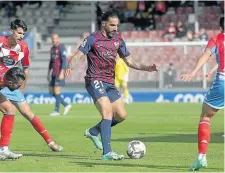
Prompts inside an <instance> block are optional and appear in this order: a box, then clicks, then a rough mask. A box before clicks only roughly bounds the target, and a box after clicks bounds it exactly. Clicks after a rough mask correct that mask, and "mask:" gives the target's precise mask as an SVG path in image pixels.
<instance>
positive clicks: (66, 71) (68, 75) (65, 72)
mask: <svg viewBox="0 0 225 173" xmlns="http://www.w3.org/2000/svg"><path fill="white" fill-rule="evenodd" d="M72 70H73V69H70V68H67V69H66V70H65V71H64V75H65V76H66V77H70V76H71V75H72Z"/></svg>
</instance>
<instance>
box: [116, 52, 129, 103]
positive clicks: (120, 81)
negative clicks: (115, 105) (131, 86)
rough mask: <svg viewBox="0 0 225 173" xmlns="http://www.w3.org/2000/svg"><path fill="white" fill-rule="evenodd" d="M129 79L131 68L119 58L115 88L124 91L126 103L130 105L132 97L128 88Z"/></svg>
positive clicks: (117, 58) (117, 60)
mask: <svg viewBox="0 0 225 173" xmlns="http://www.w3.org/2000/svg"><path fill="white" fill-rule="evenodd" d="M128 77H129V67H128V66H127V65H126V63H125V62H124V60H123V59H122V58H120V57H119V56H117V57H116V66H115V86H116V88H117V89H119V90H120V89H122V91H123V96H124V98H125V99H124V102H125V103H129V96H130V93H129V90H128V88H127V82H128Z"/></svg>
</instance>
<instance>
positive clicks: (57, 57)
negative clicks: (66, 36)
mask: <svg viewBox="0 0 225 173" xmlns="http://www.w3.org/2000/svg"><path fill="white" fill-rule="evenodd" d="M52 44H53V46H52V47H51V50H50V54H51V59H50V62H49V69H48V81H49V91H50V93H51V94H52V95H53V96H54V97H55V100H56V103H55V111H54V112H53V113H51V114H50V116H58V115H59V107H60V103H61V104H62V105H63V106H64V112H63V115H66V114H67V113H68V112H69V110H70V109H71V105H69V104H68V103H66V102H65V100H64V98H63V97H62V96H61V87H63V86H65V79H64V69H65V68H66V48H65V46H64V45H63V44H61V43H60V42H59V35H58V34H57V33H54V34H52Z"/></svg>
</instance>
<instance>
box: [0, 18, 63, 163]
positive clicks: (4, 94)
mask: <svg viewBox="0 0 225 173" xmlns="http://www.w3.org/2000/svg"><path fill="white" fill-rule="evenodd" d="M26 31H27V26H26V24H25V22H24V21H22V20H20V19H16V20H14V21H12V22H11V35H10V36H1V37H0V60H1V61H0V69H1V70H0V81H1V82H0V83H1V89H0V111H1V112H2V113H3V114H4V115H3V117H2V122H1V138H0V160H4V159H17V158H20V157H22V154H16V153H13V152H11V151H10V150H9V148H8V146H9V143H10V139H11V135H12V131H13V125H14V117H15V112H16V110H15V107H16V108H17V109H18V110H19V112H20V113H21V114H22V115H23V116H24V117H25V118H26V119H27V120H28V121H29V122H30V123H31V125H32V126H33V128H34V129H35V130H36V131H37V132H38V133H39V134H40V135H41V136H42V137H43V138H44V140H45V141H46V143H47V144H48V146H49V147H50V148H51V149H52V150H53V151H61V150H62V147H61V146H58V145H57V144H56V143H55V142H54V141H53V140H52V139H51V137H50V135H49V134H48V132H47V130H46V129H45V127H44V126H43V124H42V123H41V121H40V120H39V118H38V117H37V116H35V115H34V114H33V112H32V111H31V110H30V107H29V105H28V103H27V102H26V100H25V98H24V95H23V91H24V88H25V84H26V80H27V78H28V73H29V70H28V67H29V64H30V62H29V49H28V46H27V44H26V43H25V42H24V41H23V40H22V39H23V37H24V34H25V32H26ZM19 61H21V64H22V66H23V70H24V73H25V79H24V81H23V78H24V77H23V74H22V73H21V72H20V71H14V70H12V71H9V70H10V69H11V68H13V67H15V66H16V65H17V64H18V62H19ZM8 71H9V74H7V72H8ZM5 74H7V75H6V79H7V80H8V82H6V86H4V85H5V83H3V78H4V77H5ZM20 76H21V77H20ZM7 80H6V81H7ZM22 81H23V82H22Z"/></svg>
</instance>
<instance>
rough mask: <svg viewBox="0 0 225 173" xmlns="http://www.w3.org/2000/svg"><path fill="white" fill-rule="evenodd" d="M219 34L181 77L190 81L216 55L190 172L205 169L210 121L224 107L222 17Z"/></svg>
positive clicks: (224, 76)
mask: <svg viewBox="0 0 225 173" xmlns="http://www.w3.org/2000/svg"><path fill="white" fill-rule="evenodd" d="M220 29H221V33H220V34H218V35H217V37H216V39H210V40H209V41H208V44H207V46H206V49H205V51H204V53H203V54H202V56H201V57H200V58H199V59H198V61H197V63H196V65H195V67H194V69H193V70H192V71H191V72H190V73H188V74H184V75H181V78H182V80H184V81H190V80H191V79H192V77H193V76H195V74H196V73H197V71H198V70H199V69H200V68H201V67H202V66H203V64H205V63H206V62H207V61H208V59H209V57H210V56H211V55H212V54H216V61H217V63H218V70H217V74H216V78H215V80H214V82H213V84H212V86H211V88H210V89H209V91H208V92H207V94H206V96H205V99H204V103H203V106H202V113H201V116H200V122H199V126H198V157H197V159H196V161H195V162H194V163H193V165H192V166H191V167H190V170H193V171H195V170H199V169H200V168H202V167H207V160H206V153H207V149H208V144H209V141H210V121H211V119H212V117H213V116H214V115H215V114H216V113H217V111H218V110H219V109H223V107H224V79H225V73H224V72H225V71H224V17H221V18H220Z"/></svg>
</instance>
